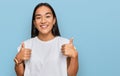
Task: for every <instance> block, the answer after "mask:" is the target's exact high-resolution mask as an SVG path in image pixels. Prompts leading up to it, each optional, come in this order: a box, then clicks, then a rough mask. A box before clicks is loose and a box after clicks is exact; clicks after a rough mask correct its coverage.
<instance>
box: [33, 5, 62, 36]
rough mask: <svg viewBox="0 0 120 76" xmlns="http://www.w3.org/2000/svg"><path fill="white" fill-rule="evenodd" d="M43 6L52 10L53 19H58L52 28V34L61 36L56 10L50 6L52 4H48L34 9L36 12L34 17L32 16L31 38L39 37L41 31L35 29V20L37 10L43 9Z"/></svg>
mask: <svg viewBox="0 0 120 76" xmlns="http://www.w3.org/2000/svg"><path fill="white" fill-rule="evenodd" d="M41 6H46V7H48V8H50V9H51V11H52V14H53V17H54V18H55V19H56V22H55V24H54V26H53V28H52V34H53V35H54V36H60V32H59V28H58V23H57V17H56V14H55V12H54V9H53V8H52V7H51V6H50V4H48V3H39V4H38V5H37V6H36V7H35V8H34V11H33V16H32V28H31V38H32V37H35V36H38V33H39V31H38V30H37V29H36V28H35V25H34V20H35V12H36V10H37V9H38V8H39V7H41Z"/></svg>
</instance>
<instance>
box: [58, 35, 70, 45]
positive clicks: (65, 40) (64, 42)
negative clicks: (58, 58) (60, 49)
mask: <svg viewBox="0 0 120 76" xmlns="http://www.w3.org/2000/svg"><path fill="white" fill-rule="evenodd" d="M58 40H59V43H61V44H67V43H69V39H67V38H64V37H60V36H59V37H58Z"/></svg>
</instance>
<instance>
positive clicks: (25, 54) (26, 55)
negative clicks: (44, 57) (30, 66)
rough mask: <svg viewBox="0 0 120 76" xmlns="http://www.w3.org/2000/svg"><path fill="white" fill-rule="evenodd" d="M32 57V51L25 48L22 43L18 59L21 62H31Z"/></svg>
mask: <svg viewBox="0 0 120 76" xmlns="http://www.w3.org/2000/svg"><path fill="white" fill-rule="evenodd" d="M30 56H31V49H28V48H25V44H24V43H22V45H21V49H20V51H19V53H18V54H17V55H16V58H17V60H18V61H19V62H22V61H25V60H29V59H30Z"/></svg>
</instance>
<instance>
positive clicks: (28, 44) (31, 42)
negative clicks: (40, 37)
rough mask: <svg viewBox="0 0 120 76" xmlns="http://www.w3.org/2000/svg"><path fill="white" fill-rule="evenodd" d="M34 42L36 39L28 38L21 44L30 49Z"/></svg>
mask: <svg viewBox="0 0 120 76" xmlns="http://www.w3.org/2000/svg"><path fill="white" fill-rule="evenodd" d="M35 40H36V37H34V38H29V39H27V40H25V41H23V43H24V44H25V48H31V47H32V44H33V42H34V41H35Z"/></svg>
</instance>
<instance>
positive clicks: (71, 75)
mask: <svg viewBox="0 0 120 76" xmlns="http://www.w3.org/2000/svg"><path fill="white" fill-rule="evenodd" d="M61 51H62V53H63V55H65V56H67V57H68V58H67V72H68V76H76V75H77V72H78V67H79V66H78V65H79V64H78V52H77V50H76V48H75V47H74V45H73V39H70V41H69V43H68V44H64V45H62V48H61Z"/></svg>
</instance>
